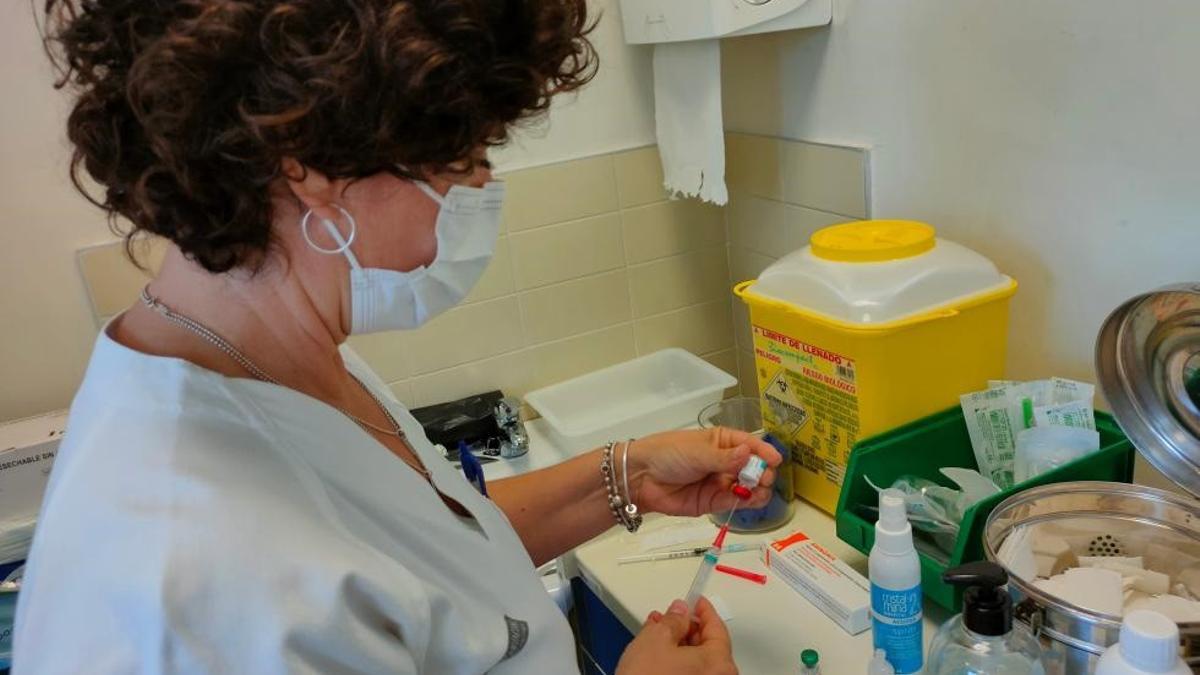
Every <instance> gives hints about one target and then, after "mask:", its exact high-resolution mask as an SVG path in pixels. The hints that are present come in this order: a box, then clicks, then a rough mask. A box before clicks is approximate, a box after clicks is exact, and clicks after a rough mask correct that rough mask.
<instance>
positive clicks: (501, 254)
mask: <svg viewBox="0 0 1200 675" xmlns="http://www.w3.org/2000/svg"><path fill="white" fill-rule="evenodd" d="M513 288H514V286H513V274H512V261H511V257H510V255H509V250H508V237H506V236H501V237H500V238H499V239H497V240H496V253H495V255H493V256H492V262H491V263H489V264H488V268H487V270H485V271H484V273H483V276H482V277H480V278H479V283H477V284H475V288H473V289H471V294H470V295H468V296H467V298H466V300H464V302H479V301H480V300H491V299H492V298H498V297H500V296H502V295H508V294H509V293H512V292H513Z"/></svg>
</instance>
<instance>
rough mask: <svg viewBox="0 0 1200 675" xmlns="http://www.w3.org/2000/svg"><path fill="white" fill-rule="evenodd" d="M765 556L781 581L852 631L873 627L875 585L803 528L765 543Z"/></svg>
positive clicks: (852, 632) (768, 564)
mask: <svg viewBox="0 0 1200 675" xmlns="http://www.w3.org/2000/svg"><path fill="white" fill-rule="evenodd" d="M763 559H764V560H765V561H766V564H767V567H768V568H770V570H771V572H773V573H774V574H775V576H777V577H779V579H780V580H781V581H784V582H786V583H787V585H789V586H791V587H792V588H794V589H796V591H798V592H799V593H800V595H803V596H804V597H805V598H807V599H808V601H809V602H811V603H812V604H814V605H816V606H817V608H818V609H820V610H821V611H822V612H824V613H825V615H826V616H828V617H829V618H831V619H833V620H834V621H836V622H837V623H838V625H840V626H841V627H842V629H843V630H845V631H846V632H847V633H850V634H851V635H858V634H859V633H861V632H863V631H865V630H866V629H868V628H870V627H871V585H870V582H868V581H867V579H866V578H865V577H863V575H861V574H859V573H858V572H857V571H855V570H854V568H853V567H850V566H849V565H847V564H846V563H844V562H842V560H841V559H839V558H838V557H837V556H836V555H834V554H833V552H832V551H830V550H829V549H827V548H825V547H824V546H822V545H820V544H818V543H817V542H815V541H813V540H812V539H810V538H809V537H808V535H807V534H805V533H803V532H794V533H792V534H791V535H789V536H787V537H784V538H783V539H780V540H778V541H773V542H771V543H769V544H763Z"/></svg>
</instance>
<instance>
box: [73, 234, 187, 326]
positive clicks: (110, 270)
mask: <svg viewBox="0 0 1200 675" xmlns="http://www.w3.org/2000/svg"><path fill="white" fill-rule="evenodd" d="M165 251H166V243H165V240H162V239H158V238H154V239H149V240H143V241H140V242H138V243H137V244H135V245H134V255H135V256H136V257H137V258H138V260H139V261H140V262H141V263H142V265H144V266H145V267H146V268H147V269H148V270H149V274H148V273H147V272H143V271H142V270H139V269H138V268H137V267H136V266H135V265H134V264H133V263H132V262H130V261H129V258H127V257H125V243H124V242H122V241H114V242H110V243H108V244H101V245H99V246H90V247H88V248H83V249H80V250H79V251H78V252H77V253H76V257H77V259H78V261H79V271H80V273H81V274H82V275H83V283H84V286H85V287H86V288H87V291H88V297H90V298H91V300H92V310H93V312H95V315H96V317H105V316H112V315H114V314H116V313H118V312H120V311H122V310H124V309H125V308H127V307H129V305H130V304H132V303H133V302H134V301H135V300H137V298H138V294H139V293H141V292H142V287H143V286H145V285H146V282H147V281H149V280H150V276H151V275H152V274H153V273H154V272H156V271H157V270H158V267H159V265H161V264H162V258H163V253H164V252H165Z"/></svg>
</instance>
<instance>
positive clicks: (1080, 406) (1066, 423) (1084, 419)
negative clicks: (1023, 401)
mask: <svg viewBox="0 0 1200 675" xmlns="http://www.w3.org/2000/svg"><path fill="white" fill-rule="evenodd" d="M1033 425H1034V426H1035V427H1052V426H1058V427H1078V428H1080V429H1095V428H1096V411H1095V409H1094V408H1093V407H1092V403H1091V401H1082V400H1081V401H1071V402H1070V403H1062V404H1058V405H1044V406H1039V407H1037V408H1034V409H1033Z"/></svg>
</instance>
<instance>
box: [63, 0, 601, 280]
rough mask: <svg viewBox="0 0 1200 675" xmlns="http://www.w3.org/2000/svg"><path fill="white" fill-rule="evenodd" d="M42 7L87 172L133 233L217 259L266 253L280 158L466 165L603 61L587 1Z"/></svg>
mask: <svg viewBox="0 0 1200 675" xmlns="http://www.w3.org/2000/svg"><path fill="white" fill-rule="evenodd" d="M45 15H46V24H47V31H46V44H47V49H48V51H49V52H50V53H51V55H52V58H54V59H55V62H56V63H57V64H58V65H59V67H60V69H61V72H62V77H61V79H60V80H59V82H58V83H57V86H59V87H63V86H71V87H73V89H74V90H75V92H76V94H77V97H76V99H75V102H74V107H73V109H72V111H71V114H70V118H69V120H68V123H67V128H68V136H69V138H70V140H71V143H72V144H73V146H74V156H73V159H72V163H71V178H72V180H73V181H74V183H75V186H76V188H78V189H79V190H80V192H82V193H83V194H84V195H85V196H86V197H88V199H90V200H91V201H92V202H93V203H95V204H96V205H97V206H99V207H101V208H103V209H104V210H105V211H106V212H107V213H108V214H109V220H110V224H111V225H112V227H113V228H114V230H115V231H118V232H120V233H122V234H124V235H125V236H126V238H127V241H132V239H133V238H134V237H135V236H136V235H138V234H139V233H143V232H147V233H153V234H156V235H160V236H163V237H166V238H168V239H170V240H171V241H173V242H175V244H176V245H178V246H179V248H180V249H181V250H182V251H183V252H184V253H185V254H186V255H187V256H188V257H190V258H191V259H193V260H195V261H196V262H197V263H199V264H200V265H202V266H203V267H204V268H205V269H207V270H209V271H211V272H225V271H228V270H230V269H233V268H235V267H239V266H242V265H249V266H257V265H258V264H259V263H260V262H261V261H262V260H263V259H264V258H265V253H266V251H267V250H268V247H269V246H270V243H271V231H270V230H271V227H270V223H271V211H272V209H271V195H270V187H271V185H272V184H273V183H274V182H275V181H276V180H277V179H278V178H279V177H280V175H281V167H280V164H281V160H282V159H283V158H284V157H292V158H295V159H297V160H298V161H299V162H300V163H301V164H303V165H305V166H308V167H312V168H314V169H316V170H318V171H320V172H322V173H324V174H326V175H328V176H331V177H335V178H358V177H363V176H367V175H371V174H373V173H378V172H380V171H391V172H393V173H396V174H397V175H402V176H403V175H405V170H404V169H399V168H397V166H398V165H399V166H404V167H412V168H413V169H412V170H413V171H414V172H415V171H417V170H432V171H444V170H470V169H472V168H474V166H475V165H476V163H477V162H478V161H479V160H478V159H477V154H478V153H477V151H478V149H479V148H480V147H483V146H494V145H498V144H501V143H503V142H504V141H505V140H506V139H507V137H508V133H509V130H510V128H511V127H512V125H513V124H515V123H517V122H519V121H520V120H522V119H525V118H528V117H531V116H534V115H537V114H539V113H542V112H544V111H545V110H546V109H547V108H548V107H549V104H550V99H551V97H552V96H553V95H554V94H557V93H559V92H563V91H568V90H573V89H576V88H578V87H580V86H582V85H583V84H585V83H586V82H587V81H588V80H590V79H591V77H592V76H593V74H594V73H595V68H596V63H597V60H596V55H595V51H594V50H593V48H592V46H591V44H590V43H589V42H588V40H587V35H588V33H589V31H590V30H591V28H592V27H593V26H594V24H590V23H589V19H588V17H587V7H586V3H585V0H45ZM81 166H82V167H83V168H84V169H86V171H87V173H88V174H89V175H90V176H91V177H92V178H93V179H95V181H96V182H98V183H99V184H100V185H101V186H102V187H103V188H104V192H103V198H98V197H94V196H91V195H89V194H88V191H87V190H85V189H84V188H83V186H82V181H81V180H80V167H81ZM117 215H121V216H124V217H125V218H127V219H128V220H129V221H130V222H131V223H132V227H131V228H125V230H127V231H123V232H122V231H121V228H120V227H119V226H118V224H117V219H116V216H117Z"/></svg>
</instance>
